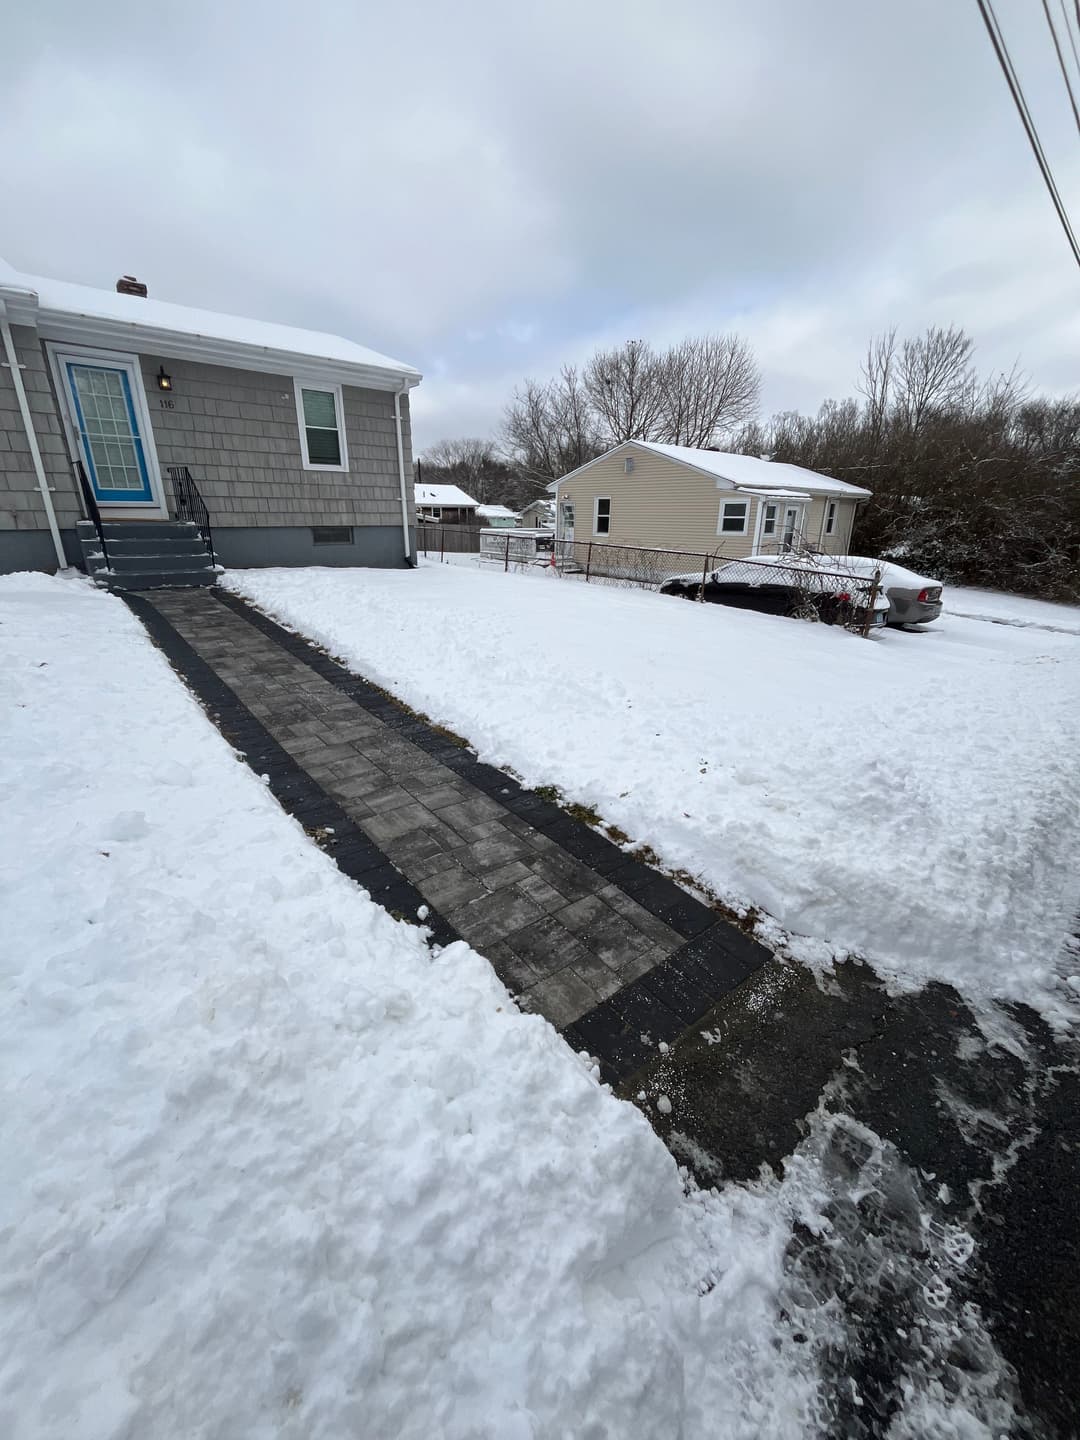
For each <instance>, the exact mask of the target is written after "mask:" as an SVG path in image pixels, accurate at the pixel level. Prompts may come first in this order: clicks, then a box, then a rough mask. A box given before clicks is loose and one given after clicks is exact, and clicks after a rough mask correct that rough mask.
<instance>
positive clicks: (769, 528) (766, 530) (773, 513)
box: [761, 500, 780, 540]
mask: <svg viewBox="0 0 1080 1440" xmlns="http://www.w3.org/2000/svg"><path fill="white" fill-rule="evenodd" d="M779 512H780V507H779V505H777V503H776V501H775V500H770V501H769V503H768V504H767V505H765V506H763V507H762V511H761V538H762V539H763V540H769V539H771V538H772V537H773V536H774V535H775V534H776V517H777V515H778V514H779Z"/></svg>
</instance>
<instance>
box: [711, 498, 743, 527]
mask: <svg viewBox="0 0 1080 1440" xmlns="http://www.w3.org/2000/svg"><path fill="white" fill-rule="evenodd" d="M749 510H750V505H749V502H748V501H746V500H725V501H724V503H723V504H722V505H721V506H720V524H719V526H718V527H717V531H716V533H717V534H718V535H745V534H746V517H747V514H748V512H749Z"/></svg>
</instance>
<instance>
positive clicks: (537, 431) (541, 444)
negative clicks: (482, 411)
mask: <svg viewBox="0 0 1080 1440" xmlns="http://www.w3.org/2000/svg"><path fill="white" fill-rule="evenodd" d="M503 442H504V444H505V446H506V448H507V450H508V452H509V454H510V456H511V457H512V459H513V461H514V463H515V464H516V466H517V467H518V469H519V471H520V472H521V473H522V474H523V475H524V476H526V477H528V479H530V480H532V481H534V482H536V483H537V484H538V485H543V484H547V482H548V481H550V480H557V479H558V478H559V476H561V475H566V474H567V473H568V472H569V471H571V470H576V469H577V468H578V466H579V465H584V464H585V462H586V461H587V460H593V459H595V457H596V456H597V455H599V454H601V453H602V451H603V449H604V444H603V439H602V436H601V432H600V425H599V422H598V420H597V417H596V415H595V414H594V412H593V410H592V406H591V404H590V402H589V396H588V393H587V391H586V389H585V385H584V383H583V381H582V378H581V376H580V375H579V374H578V372H577V370H575V369H574V367H573V366H572V365H566V366H564V367H563V369H562V370H561V371H560V373H559V375H558V377H557V378H556V379H554V380H549V381H548V382H547V384H541V383H540V382H538V381H536V380H526V381H525V384H524V385H523V386H522V387H521V388H520V389H518V390H515V391H514V398H513V400H512V401H511V403H510V405H509V406H507V410H506V416H505V418H504V421H503Z"/></svg>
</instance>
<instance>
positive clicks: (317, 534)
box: [311, 525, 352, 545]
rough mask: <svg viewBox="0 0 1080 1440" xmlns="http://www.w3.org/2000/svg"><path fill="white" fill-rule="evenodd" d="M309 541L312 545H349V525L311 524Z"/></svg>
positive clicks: (350, 535)
mask: <svg viewBox="0 0 1080 1440" xmlns="http://www.w3.org/2000/svg"><path fill="white" fill-rule="evenodd" d="M311 543H312V544H313V545H351V544H352V526H351V525H313V526H312V527H311Z"/></svg>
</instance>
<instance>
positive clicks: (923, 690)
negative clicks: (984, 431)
mask: <svg viewBox="0 0 1080 1440" xmlns="http://www.w3.org/2000/svg"><path fill="white" fill-rule="evenodd" d="M227 583H228V584H229V585H230V586H231V587H232V588H233V589H235V590H236V591H238V592H239V593H240V594H243V595H246V596H247V597H248V598H249V599H251V600H253V601H254V602H255V603H256V604H259V605H261V606H263V607H265V608H266V609H267V610H269V611H271V612H272V613H274V614H276V615H278V616H279V617H281V618H283V619H284V620H286V621H287V622H288V623H290V624H292V625H294V626H296V627H297V628H298V629H300V630H303V631H304V632H305V633H306V634H308V635H310V636H312V637H313V638H315V639H317V640H319V641H320V642H322V643H323V644H324V645H326V646H327V647H328V648H329V649H330V650H332V651H333V652H334V653H336V654H338V655H342V656H344V657H345V658H346V659H347V660H348V661H349V662H350V663H351V664H353V665H354V666H355V667H356V668H357V669H358V670H359V671H361V672H362V673H364V674H365V675H367V676H368V677H370V678H371V679H373V680H375V681H377V682H378V683H380V684H382V685H385V686H387V687H388V688H390V689H392V690H394V691H395V692H396V693H397V694H399V695H400V696H402V697H403V698H404V699H405V700H407V701H408V702H409V703H410V704H413V705H415V706H416V707H417V708H419V709H421V710H423V711H424V712H426V713H427V714H429V715H431V716H434V717H435V718H437V719H438V720H440V721H441V722H443V723H444V724H446V725H449V726H450V727H452V728H453V729H455V730H457V731H459V732H460V733H462V734H464V735H466V736H468V738H469V739H470V740H471V741H472V742H473V744H474V745H475V746H476V747H477V749H478V750H479V752H480V754H481V755H482V756H483V757H484V759H486V760H489V761H492V762H493V763H496V764H503V765H509V766H512V767H513V768H514V769H515V770H517V771H518V772H520V773H521V774H522V775H523V776H524V777H525V779H526V780H527V781H528V782H529V783H531V784H551V783H555V784H558V785H560V786H562V787H563V789H564V790H565V791H566V793H567V794H568V795H570V796H573V797H574V798H575V799H577V800H581V801H585V802H588V803H590V804H593V805H595V806H596V807H597V809H599V810H600V812H601V813H602V814H603V815H604V816H605V817H606V818H607V819H608V820H609V821H613V822H615V823H616V824H618V825H619V826H621V827H622V829H623V830H625V831H626V832H627V833H628V834H629V835H630V836H632V837H633V839H634V840H635V841H648V842H649V843H650V844H652V845H653V847H654V848H655V849H656V850H657V851H658V852H659V854H660V855H661V856H662V857H663V858H664V860H665V861H666V862H667V863H669V864H670V865H672V866H676V867H681V868H684V869H686V870H689V871H690V872H691V873H694V874H696V875H698V876H700V877H701V879H702V880H703V881H704V882H705V883H706V884H707V885H708V886H709V887H711V888H712V889H713V890H714V891H716V892H718V893H719V894H720V895H722V896H724V897H725V898H727V899H728V900H730V901H732V902H734V903H738V904H750V903H753V904H756V905H759V906H762V907H764V908H765V909H766V910H767V911H768V912H769V913H770V914H771V915H773V916H775V917H776V919H777V920H779V921H780V923H781V924H782V925H783V926H785V927H786V928H787V929H788V930H790V931H794V932H799V933H800V934H802V935H806V936H810V937H815V938H816V939H817V940H819V941H824V942H828V945H829V946H835V947H838V948H839V949H841V950H856V951H859V952H861V953H862V954H864V955H866V956H867V957H868V958H870V959H872V960H873V961H874V963H875V964H877V965H878V967H879V968H880V969H882V970H883V971H885V972H886V973H887V974H890V975H892V976H894V977H895V978H896V980H897V981H898V983H914V982H921V981H922V980H924V979H926V978H928V977H933V976H937V977H941V978H944V979H946V980H949V981H952V982H953V983H955V984H957V985H959V986H961V987H962V988H964V989H965V990H967V991H968V992H969V994H971V995H972V996H979V995H991V994H1000V995H1005V996H1010V997H1013V998H1017V999H1023V1000H1028V1001H1032V1002H1034V1003H1036V1004H1039V1005H1041V1006H1042V1007H1043V1008H1044V1010H1046V1012H1047V1013H1049V1014H1055V1015H1060V1014H1063V1013H1064V1012H1063V1011H1062V1010H1061V1007H1062V1006H1064V1005H1065V1004H1067V1003H1071V1002H1068V1001H1067V1000H1066V998H1065V997H1066V996H1069V995H1070V994H1071V992H1069V991H1067V989H1066V988H1065V987H1064V986H1062V985H1061V984H1060V981H1059V978H1058V976H1057V974H1056V965H1057V962H1058V957H1059V956H1060V955H1061V952H1062V944H1063V939H1064V936H1065V934H1066V932H1067V930H1068V929H1069V928H1070V925H1071V921H1072V919H1073V917H1074V916H1075V914H1076V911H1077V902H1078V900H1080V883H1078V879H1077V874H1076V864H1075V857H1076V854H1077V851H1078V849H1080V772H1078V770H1077V765H1076V758H1075V753H1074V752H1075V737H1076V716H1077V715H1078V714H1080V649H1078V647H1077V641H1076V639H1075V638H1074V637H1073V636H1069V635H1061V634H1056V633H1049V632H1043V631H1041V630H1038V631H1037V630H1027V629H1016V628H1011V627H1007V626H997V625H988V624H984V623H978V622H976V621H970V620H963V619H957V618H954V617H951V616H946V617H945V618H943V619H942V620H941V621H939V622H938V623H937V624H935V625H934V626H933V627H931V628H930V629H928V630H926V631H925V632H923V633H918V634H907V633H903V632H896V633H892V632H890V633H888V634H885V635H882V636H880V637H877V638H875V639H873V640H870V641H863V640H859V639H857V638H855V637H853V636H850V635H848V634H845V633H844V632H842V631H840V630H838V629H834V628H832V627H829V626H820V625H819V626H810V625H805V624H799V623H797V622H794V621H791V620H784V619H775V618H773V617H770V616H765V615H756V614H752V613H747V612H742V611H737V610H732V609H724V608H721V607H716V606H701V605H693V604H689V603H687V602H686V601H684V600H679V599H674V598H667V597H660V596H657V595H654V594H649V593H644V592H633V591H625V590H615V589H611V588H607V587H601V586H593V585H584V584H579V583H574V582H573V581H570V580H567V579H565V578H559V577H557V576H554V575H552V574H551V573H550V572H545V571H540V572H536V573H533V574H524V575H515V574H513V573H510V574H504V573H502V572H501V571H498V572H494V573H492V572H484V571H481V570H476V569H470V568H465V567H460V568H459V567H454V566H449V565H447V566H438V565H425V564H422V565H421V568H420V570H419V571H417V572H394V571H376V570H358V571H344V570H264V571H241V572H234V573H233V574H232V575H231V576H229V577H228V579H227ZM953 593H954V594H955V592H953ZM946 598H947V600H948V599H950V598H952V596H950V595H947V597H946ZM1053 608H1054V609H1055V610H1057V609H1061V608H1062V607H1053ZM1066 609H1067V607H1066ZM1067 613H1068V614H1070V615H1071V616H1073V617H1075V618H1078V619H1080V611H1076V610H1067ZM537 636H543V637H544V639H543V642H542V643H540V644H539V645H538V643H537V639H536V637H537ZM818 948H819V949H821V947H820V946H819V947H818ZM1071 968H1072V970H1075V968H1076V964H1075V959H1074V961H1073V963H1072V967H1071ZM1070 1013H1071V1010H1070Z"/></svg>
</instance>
